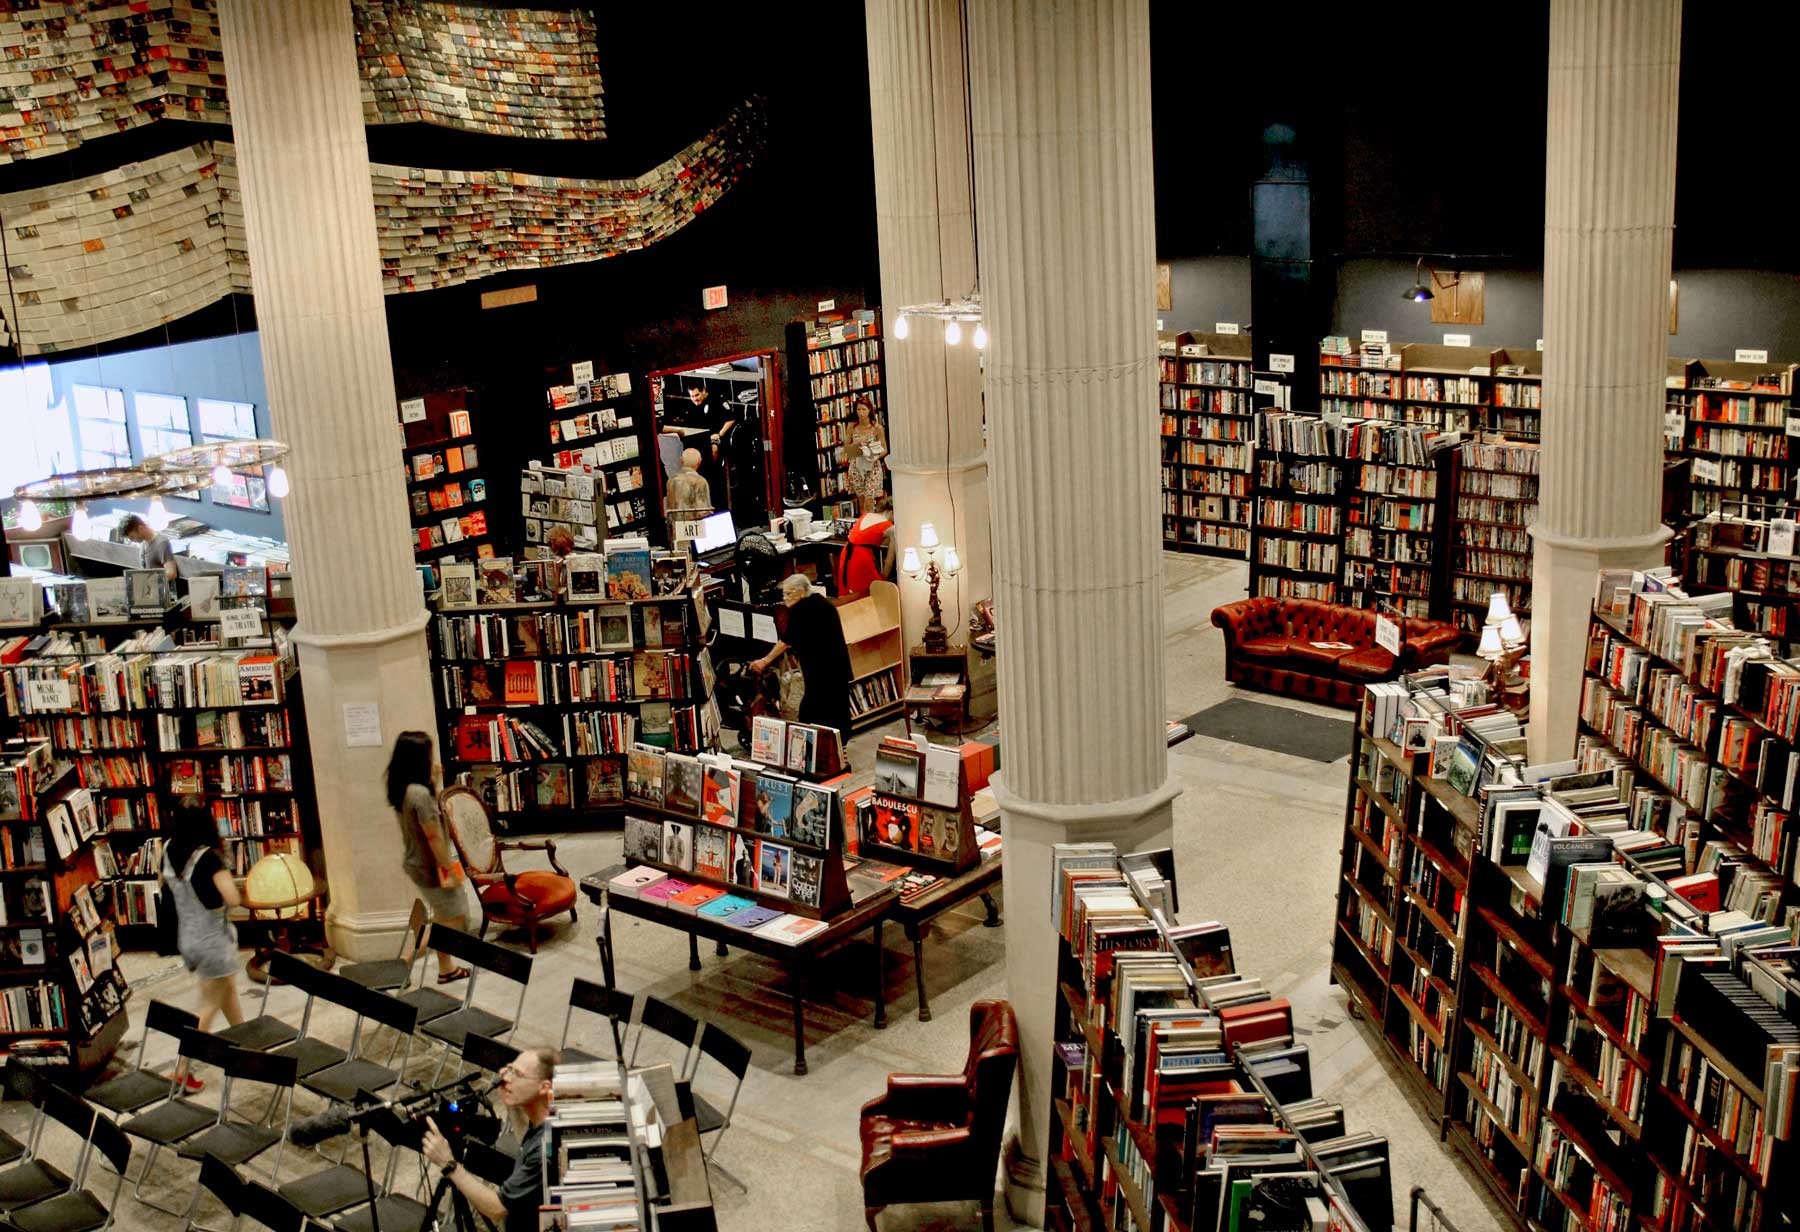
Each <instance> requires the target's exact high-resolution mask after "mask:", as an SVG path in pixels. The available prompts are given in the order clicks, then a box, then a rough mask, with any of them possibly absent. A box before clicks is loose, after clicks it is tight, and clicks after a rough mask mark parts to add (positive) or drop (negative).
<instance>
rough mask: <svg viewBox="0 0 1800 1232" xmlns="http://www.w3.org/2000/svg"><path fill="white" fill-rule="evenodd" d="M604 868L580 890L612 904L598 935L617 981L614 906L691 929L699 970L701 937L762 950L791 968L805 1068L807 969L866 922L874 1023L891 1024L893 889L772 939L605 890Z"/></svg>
mask: <svg viewBox="0 0 1800 1232" xmlns="http://www.w3.org/2000/svg"><path fill="white" fill-rule="evenodd" d="M601 876H602V874H598V873H596V874H593V875H591V876H588V877H584V878H582V881H581V888H582V891H583V892H584V893H585V894H586V895H587V896H588V897H589V898H591V899H593V900H594V901H595V902H596V903H598V902H599V901H600V900H601V898H602V896H604V897H605V899H606V902H607V905H608V907H609V908H610V910H608V911H606V912H604V913H603V915H602V918H603V919H604V920H605V921H606V924H605V927H604V929H603V930H602V936H601V938H600V953H601V961H602V962H603V963H606V964H607V965H608V970H607V972H606V979H607V983H608V984H609V985H612V986H614V987H616V986H617V985H616V984H614V983H613V973H612V971H611V969H610V963H611V956H612V954H613V937H612V912H614V911H617V912H619V913H621V914H623V915H631V916H636V917H638V918H639V919H641V920H649V921H650V922H651V923H653V924H661V925H663V926H664V927H665V928H673V929H677V930H679V931H681V932H685V933H686V934H687V935H688V968H689V970H692V971H698V970H700V949H699V940H698V939H699V938H700V937H710V938H711V939H712V940H714V941H716V942H717V943H718V945H719V953H721V954H723V953H725V952H726V947H728V946H733V945H735V946H737V947H738V948H739V949H743V950H748V951H750V952H751V953H752V954H760V955H762V956H763V957H764V958H768V959H772V960H774V961H775V962H778V963H780V964H781V965H782V966H783V967H785V968H786V969H787V973H788V979H789V981H790V982H791V983H792V985H793V1001H794V1072H795V1073H796V1074H804V1073H805V1072H806V974H807V972H808V970H809V969H810V968H811V967H812V965H813V964H814V963H815V962H816V961H817V960H818V959H819V958H820V957H821V956H823V955H824V954H827V953H829V952H830V951H832V950H835V949H837V948H838V947H839V946H841V945H843V944H844V943H845V942H846V941H849V940H850V939H851V938H853V937H854V936H855V935H856V934H857V933H859V932H861V931H862V930H863V929H865V928H867V929H870V930H871V931H872V933H873V934H874V939H875V1025H876V1026H877V1027H885V1026H887V1001H886V998H885V997H884V996H883V985H882V981H883V976H884V967H885V965H886V964H885V962H884V959H883V956H882V951H881V921H882V918H883V917H884V916H885V915H886V914H887V912H888V910H889V908H891V907H892V906H893V905H894V895H893V893H892V892H891V891H890V892H887V893H882V894H876V895H874V896H872V897H870V898H866V899H864V900H863V901H862V902H860V903H857V904H855V905H854V906H852V907H851V908H850V909H849V910H848V911H845V912H844V913H843V914H842V915H840V916H838V917H837V918H836V919H834V920H832V921H831V923H830V926H829V927H827V928H825V929H824V930H823V931H821V932H818V933H815V934H814V935H813V936H811V937H810V938H808V939H807V940H806V941H803V942H801V943H800V944H799V945H783V944H782V943H781V942H779V941H769V940H767V939H765V938H762V937H758V936H756V935H755V934H753V933H747V932H745V931H744V930H743V929H741V928H732V927H731V926H730V925H728V924H724V923H721V922H720V921H718V920H714V919H710V918H708V917H706V916H699V915H689V914H688V913H687V912H685V911H677V910H675V909H674V908H673V907H666V906H664V905H663V904H661V903H659V902H656V901H654V900H651V901H645V900H643V899H637V898H624V897H620V898H613V897H612V896H611V895H610V894H607V893H606V888H605V885H606V883H605V881H602V880H599V878H600V877H601Z"/></svg>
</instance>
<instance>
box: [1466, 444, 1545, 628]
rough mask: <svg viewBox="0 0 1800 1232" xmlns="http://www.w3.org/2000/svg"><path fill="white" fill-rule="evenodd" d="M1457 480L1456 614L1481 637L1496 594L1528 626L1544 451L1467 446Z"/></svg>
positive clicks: (1513, 446)
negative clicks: (1533, 530)
mask: <svg viewBox="0 0 1800 1232" xmlns="http://www.w3.org/2000/svg"><path fill="white" fill-rule="evenodd" d="M1460 452H1461V457H1460V459H1459V463H1458V467H1457V479H1456V524H1455V535H1456V540H1455V544H1454V548H1455V556H1454V560H1453V562H1452V569H1451V575H1450V603H1449V608H1450V616H1451V619H1452V620H1454V621H1455V622H1456V624H1457V625H1458V626H1459V627H1461V628H1462V630H1463V631H1464V632H1465V633H1469V634H1471V635H1474V634H1478V633H1479V632H1480V631H1481V624H1482V621H1483V620H1484V619H1485V618H1486V616H1487V608H1488V599H1489V597H1490V596H1491V595H1493V594H1494V593H1495V592H1496V591H1498V592H1502V593H1504V594H1505V595H1506V601H1507V603H1508V605H1509V606H1510V607H1511V608H1512V610H1513V611H1514V612H1515V613H1516V614H1517V615H1518V616H1519V618H1520V619H1521V620H1523V619H1525V618H1526V617H1527V616H1528V615H1529V614H1530V612H1531V535H1530V533H1529V528H1530V526H1531V524H1532V523H1533V522H1534V521H1536V520H1537V498H1538V458H1539V454H1538V446H1537V445H1536V444H1535V443H1533V442H1525V441H1510V440H1504V439H1501V440H1489V441H1466V442H1464V443H1463V445H1462V448H1461V451H1460Z"/></svg>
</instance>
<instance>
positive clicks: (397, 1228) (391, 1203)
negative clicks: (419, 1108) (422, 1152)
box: [332, 1109, 426, 1232]
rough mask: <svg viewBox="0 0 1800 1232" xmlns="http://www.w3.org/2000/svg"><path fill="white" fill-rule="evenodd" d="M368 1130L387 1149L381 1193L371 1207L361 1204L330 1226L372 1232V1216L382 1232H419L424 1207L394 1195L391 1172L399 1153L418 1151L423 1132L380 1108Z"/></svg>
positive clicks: (346, 1231)
mask: <svg viewBox="0 0 1800 1232" xmlns="http://www.w3.org/2000/svg"><path fill="white" fill-rule="evenodd" d="M369 1130H370V1132H371V1133H374V1134H376V1135H377V1136H379V1137H380V1138H381V1139H382V1140H383V1141H384V1142H386V1143H387V1144H388V1146H389V1148H390V1149H389V1151H388V1162H387V1174H386V1176H385V1177H384V1178H383V1179H382V1182H381V1185H380V1187H379V1188H378V1190H377V1192H378V1193H380V1194H381V1197H380V1198H378V1199H377V1200H376V1202H375V1205H374V1207H373V1208H371V1207H370V1206H369V1205H368V1203H366V1202H365V1203H364V1204H363V1205H362V1206H360V1207H358V1208H357V1209H356V1210H354V1211H351V1212H350V1213H349V1214H348V1215H344V1216H341V1217H340V1218H339V1219H338V1220H337V1222H336V1223H334V1224H333V1225H332V1226H333V1227H335V1228H337V1229H339V1232H374V1229H375V1215H377V1214H379V1216H380V1219H381V1232H420V1229H421V1228H423V1227H424V1224H425V1213H426V1211H425V1204H424V1203H422V1202H419V1201H418V1200H416V1199H414V1198H409V1197H407V1196H406V1195H405V1194H397V1193H394V1192H393V1187H394V1171H395V1169H396V1167H397V1166H398V1165H399V1162H400V1153H401V1152H402V1151H412V1152H414V1153H415V1154H416V1153H417V1152H418V1149H419V1141H420V1139H421V1138H422V1137H423V1136H424V1131H423V1130H422V1129H421V1128H420V1127H419V1124H418V1123H417V1122H416V1121H410V1120H408V1121H402V1120H401V1119H400V1118H399V1117H397V1116H395V1115H394V1114H393V1113H392V1112H390V1111H388V1110H386V1109H382V1110H380V1111H378V1112H376V1113H374V1114H373V1115H372V1116H370V1118H369Z"/></svg>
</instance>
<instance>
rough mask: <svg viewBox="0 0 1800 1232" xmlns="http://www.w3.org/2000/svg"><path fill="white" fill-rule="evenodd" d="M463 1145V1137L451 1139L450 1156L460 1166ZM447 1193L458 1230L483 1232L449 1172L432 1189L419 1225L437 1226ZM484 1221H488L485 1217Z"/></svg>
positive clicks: (425, 1227)
mask: <svg viewBox="0 0 1800 1232" xmlns="http://www.w3.org/2000/svg"><path fill="white" fill-rule="evenodd" d="M461 1146H462V1139H461V1138H452V1139H450V1158H452V1159H454V1160H455V1161H456V1164H457V1166H458V1167H461V1166H462V1152H461ZM446 1193H448V1194H449V1195H450V1217H451V1221H452V1223H453V1225H454V1226H455V1228H456V1232H481V1227H480V1225H478V1224H477V1223H476V1222H475V1212H474V1210H473V1209H471V1208H470V1206H469V1199H468V1198H466V1197H465V1196H463V1191H462V1190H460V1189H458V1188H457V1187H456V1186H455V1184H454V1183H453V1182H452V1181H451V1180H450V1177H449V1175H448V1174H445V1175H444V1176H440V1177H439V1178H438V1183H437V1186H436V1187H435V1188H434V1189H433V1190H432V1191H431V1203H430V1205H429V1206H427V1207H426V1208H425V1222H424V1223H421V1224H420V1225H419V1227H420V1228H421V1229H430V1228H435V1227H437V1217H438V1207H439V1205H440V1204H441V1203H442V1202H443V1201H444V1195H445V1194H446ZM483 1222H484V1223H485V1222H486V1220H485V1218H484V1219H483ZM488 1227H489V1228H490V1229H491V1228H492V1227H493V1225H492V1224H488ZM377 1232H379V1229H377Z"/></svg>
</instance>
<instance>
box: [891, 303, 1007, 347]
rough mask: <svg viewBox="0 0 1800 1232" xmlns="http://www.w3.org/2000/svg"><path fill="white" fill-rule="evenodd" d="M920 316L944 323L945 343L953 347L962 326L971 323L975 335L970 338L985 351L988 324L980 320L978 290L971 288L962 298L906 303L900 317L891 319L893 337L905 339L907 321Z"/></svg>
mask: <svg viewBox="0 0 1800 1232" xmlns="http://www.w3.org/2000/svg"><path fill="white" fill-rule="evenodd" d="M913 317H919V318H921V319H923V320H927V321H942V322H943V323H944V345H945V346H956V345H957V344H958V343H960V342H961V341H962V336H963V326H964V325H966V324H973V325H974V326H975V329H974V331H973V332H974V337H973V338H972V339H971V341H973V342H974V344H975V349H976V350H977V351H985V350H987V342H988V335H987V326H986V325H985V324H983V322H982V314H981V292H980V291H978V290H972V291H970V292H969V293H968V294H967V295H965V296H964V297H963V298H961V299H942V300H934V301H932V302H931V303H926V304H908V305H906V307H904V308H902V309H900V314H899V317H898V318H897V319H896V320H895V321H894V337H895V338H898V339H901V340H904V339H905V338H906V337H907V336H908V335H909V334H911V333H912V326H911V325H910V324H909V321H910V320H911V318H913Z"/></svg>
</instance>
